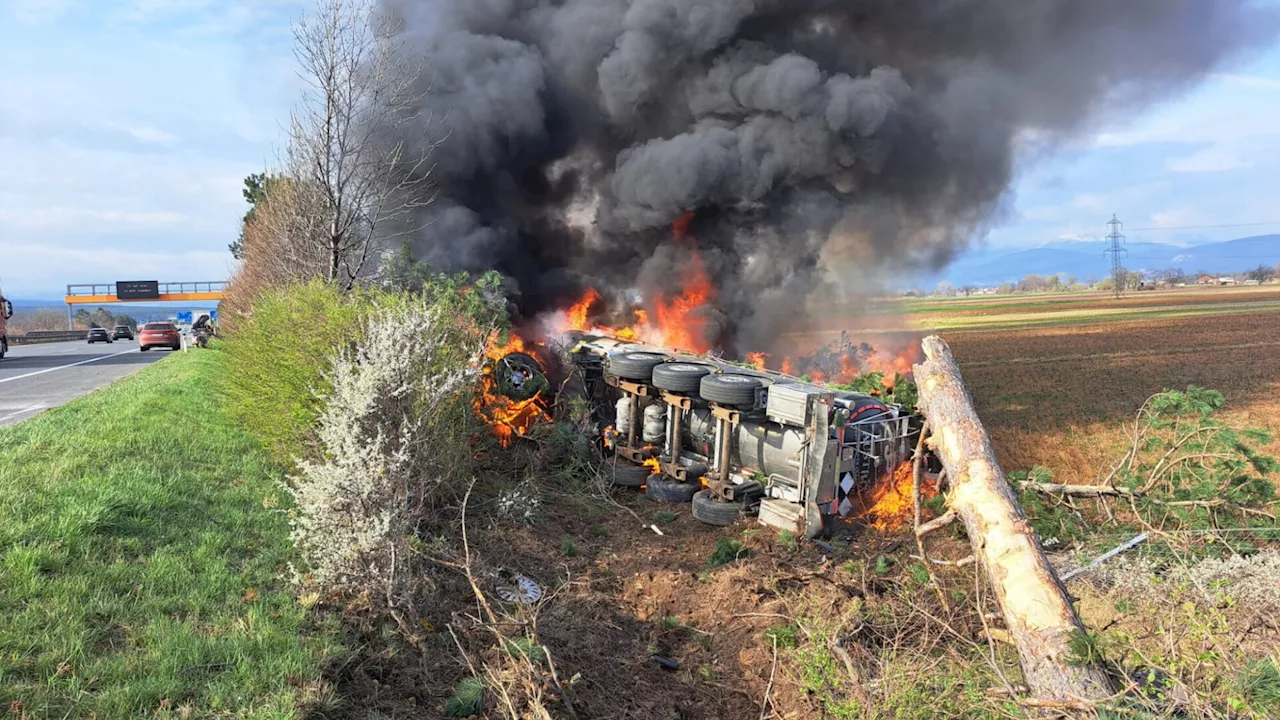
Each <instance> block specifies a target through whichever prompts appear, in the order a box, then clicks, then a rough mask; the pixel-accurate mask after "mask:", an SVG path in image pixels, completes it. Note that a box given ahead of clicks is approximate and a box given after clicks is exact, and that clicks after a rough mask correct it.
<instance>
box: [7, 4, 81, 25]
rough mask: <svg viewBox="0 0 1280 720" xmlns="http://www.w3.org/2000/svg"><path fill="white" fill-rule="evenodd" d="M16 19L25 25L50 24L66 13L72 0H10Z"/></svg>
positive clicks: (11, 9) (10, 6) (11, 10)
mask: <svg viewBox="0 0 1280 720" xmlns="http://www.w3.org/2000/svg"><path fill="white" fill-rule="evenodd" d="M8 5H9V9H10V12H12V13H13V17H14V19H16V20H17V21H18V22H20V23H22V24H23V25H48V24H50V23H52V22H55V21H57V20H58V19H59V18H61V17H62V16H63V15H65V14H66V12H67V9H68V8H69V7H70V5H71V3H70V0H9V3H8Z"/></svg>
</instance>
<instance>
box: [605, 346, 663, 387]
mask: <svg viewBox="0 0 1280 720" xmlns="http://www.w3.org/2000/svg"><path fill="white" fill-rule="evenodd" d="M670 359H671V356H670V355H667V354H666V353H655V352H645V351H643V350H631V351H628V352H620V353H617V354H616V355H610V356H609V360H608V364H607V365H606V372H608V373H609V374H610V375H613V376H615V377H620V378H622V379H623V380H631V381H633V382H639V383H646V384H648V382H649V381H650V380H651V379H652V378H653V368H654V367H655V366H657V365H661V364H662V363H664V362H666V361H667V360H670Z"/></svg>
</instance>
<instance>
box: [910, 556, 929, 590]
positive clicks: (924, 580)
mask: <svg viewBox="0 0 1280 720" xmlns="http://www.w3.org/2000/svg"><path fill="white" fill-rule="evenodd" d="M907 574H908V575H909V576H910V577H911V581H912V582H914V583H915V584H917V585H927V584H928V583H929V568H927V567H925V566H924V563H919V562H914V563H911V564H910V565H908V566H907Z"/></svg>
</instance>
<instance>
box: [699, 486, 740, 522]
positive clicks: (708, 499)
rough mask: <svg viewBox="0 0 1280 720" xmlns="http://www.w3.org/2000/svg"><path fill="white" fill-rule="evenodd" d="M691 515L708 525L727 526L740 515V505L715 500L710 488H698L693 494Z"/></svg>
mask: <svg viewBox="0 0 1280 720" xmlns="http://www.w3.org/2000/svg"><path fill="white" fill-rule="evenodd" d="M693 516H694V517H696V518H698V519H699V520H701V521H702V522H704V523H706V524H708V525H719V526H720V527H728V526H730V525H732V524H734V523H736V522H738V520H739V519H740V518H741V517H742V505H740V504H739V503H732V502H726V501H724V500H717V499H716V498H715V497H713V496H712V495H711V491H710V490H699V491H698V492H697V494H695V495H694V496H693Z"/></svg>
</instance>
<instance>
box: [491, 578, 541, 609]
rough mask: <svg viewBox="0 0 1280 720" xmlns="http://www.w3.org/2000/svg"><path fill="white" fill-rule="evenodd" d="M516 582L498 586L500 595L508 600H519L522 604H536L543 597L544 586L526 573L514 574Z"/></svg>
mask: <svg viewBox="0 0 1280 720" xmlns="http://www.w3.org/2000/svg"><path fill="white" fill-rule="evenodd" d="M513 580H514V582H513V583H512V584H511V585H505V586H501V587H499V588H498V597H500V598H502V599H503V600H506V601H507V602H518V603H520V604H521V605H535V604H537V602H538V601H539V600H541V599H542V588H540V587H538V584H537V583H536V582H534V581H532V580H530V579H529V578H527V577H525V576H524V575H514V576H513Z"/></svg>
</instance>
